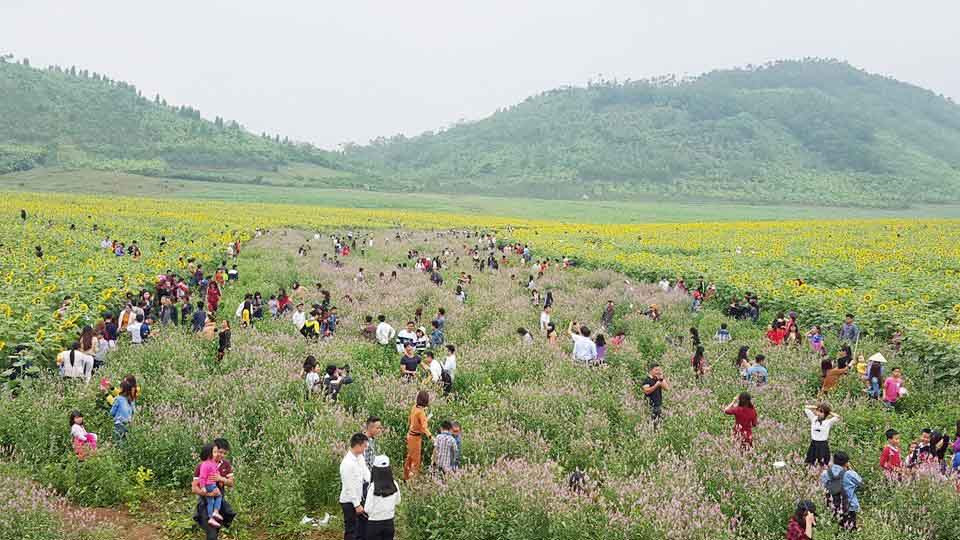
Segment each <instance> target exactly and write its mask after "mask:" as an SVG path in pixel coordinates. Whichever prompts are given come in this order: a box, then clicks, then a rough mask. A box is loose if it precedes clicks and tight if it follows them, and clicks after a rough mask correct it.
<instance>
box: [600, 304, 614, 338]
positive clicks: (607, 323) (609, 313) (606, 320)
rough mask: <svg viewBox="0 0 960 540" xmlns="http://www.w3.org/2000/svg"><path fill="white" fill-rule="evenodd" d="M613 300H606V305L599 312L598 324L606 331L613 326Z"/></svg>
mask: <svg viewBox="0 0 960 540" xmlns="http://www.w3.org/2000/svg"><path fill="white" fill-rule="evenodd" d="M613 311H614V308H613V300H607V306H606V307H605V308H604V309H603V313H601V314H600V325H601V326H602V327H603V328H604V329H605V330H607V331H609V330H610V328H612V327H613Z"/></svg>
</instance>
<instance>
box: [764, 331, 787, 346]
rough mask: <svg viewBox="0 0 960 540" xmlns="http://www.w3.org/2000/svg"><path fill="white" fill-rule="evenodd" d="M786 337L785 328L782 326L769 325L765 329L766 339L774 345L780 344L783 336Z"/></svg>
mask: <svg viewBox="0 0 960 540" xmlns="http://www.w3.org/2000/svg"><path fill="white" fill-rule="evenodd" d="M786 337H787V330H786V329H785V328H784V327H782V326H771V327H770V329H769V330H767V339H769V340H770V343H772V344H774V345H782V344H783V340H784V338H786Z"/></svg>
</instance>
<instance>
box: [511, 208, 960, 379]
mask: <svg viewBox="0 0 960 540" xmlns="http://www.w3.org/2000/svg"><path fill="white" fill-rule="evenodd" d="M513 236H514V237H516V238H517V239H518V240H520V241H523V242H528V243H531V244H535V245H538V246H544V247H546V248H547V249H548V250H549V251H550V252H551V253H552V255H554V256H558V257H559V256H564V255H566V256H569V257H573V258H576V259H578V260H580V261H581V262H584V263H587V264H588V265H589V266H592V267H601V268H613V269H616V270H619V271H622V272H625V273H627V274H628V275H631V276H633V277H635V278H637V279H642V280H645V281H649V282H655V281H658V280H659V279H661V278H663V277H667V278H668V279H670V280H671V281H673V280H675V279H676V278H677V277H685V278H686V281H687V283H688V284H693V283H695V281H694V280H695V279H696V278H697V277H698V276H704V279H705V280H706V281H707V282H714V283H715V284H716V285H717V287H718V292H719V294H718V297H719V298H720V299H721V300H729V299H730V298H732V297H740V298H742V297H743V294H744V293H745V292H753V293H755V294H757V295H759V297H760V302H761V305H762V306H763V307H765V308H766V310H767V312H768V314H771V315H772V313H770V312H771V311H773V312H775V311H784V312H786V311H797V312H798V313H801V314H802V315H803V319H804V320H805V321H807V322H808V323H809V324H818V323H819V324H823V325H824V326H825V330H827V328H826V327H827V326H830V325H833V328H832V329H833V330H836V326H837V325H838V324H839V323H840V322H841V321H842V319H843V316H844V315H845V314H846V313H853V314H855V315H856V316H857V320H858V323H859V324H860V326H861V327H862V328H863V329H865V330H866V331H867V332H869V333H871V334H874V335H877V336H880V337H889V336H890V335H891V334H892V333H893V332H894V331H895V330H897V329H899V330H901V331H903V333H904V335H905V340H904V346H905V347H906V348H907V349H909V350H911V351H913V352H914V353H916V354H918V355H922V356H923V357H925V358H926V359H928V360H930V361H933V362H936V363H937V364H938V365H939V366H940V368H941V371H940V372H939V373H938V375H940V376H943V377H952V378H954V379H956V378H957V377H960V362H958V359H960V221H956V220H874V221H870V220H854V221H826V222H825V221H796V222H789V221H788V222H746V223H744V222H734V223H710V224H658V225H551V226H537V227H534V228H522V229H518V230H517V231H516V232H515V233H514V235H513ZM798 280H799V281H798Z"/></svg>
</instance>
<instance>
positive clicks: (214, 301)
mask: <svg viewBox="0 0 960 540" xmlns="http://www.w3.org/2000/svg"><path fill="white" fill-rule="evenodd" d="M219 305H220V286H219V285H218V284H217V282H216V281H211V282H210V283H209V284H208V285H207V310H208V311H209V312H210V313H216V312H217V307H218V306H219Z"/></svg>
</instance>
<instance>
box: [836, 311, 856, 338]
mask: <svg viewBox="0 0 960 540" xmlns="http://www.w3.org/2000/svg"><path fill="white" fill-rule="evenodd" d="M840 341H846V342H848V343H856V342H858V341H860V327H859V326H857V324H856V323H855V322H853V314H851V313H847V316H846V318H845V319H844V321H843V325H842V326H841V327H840Z"/></svg>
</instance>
